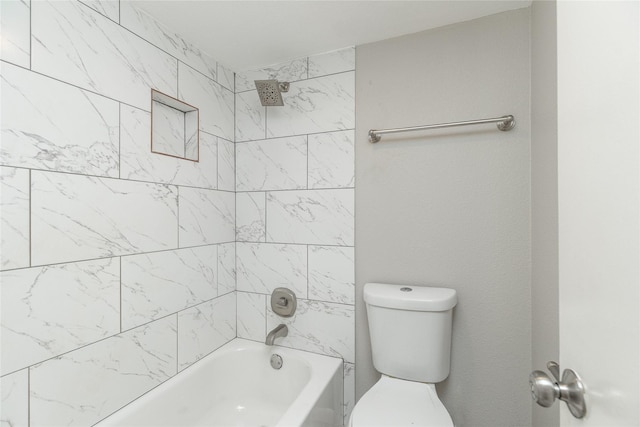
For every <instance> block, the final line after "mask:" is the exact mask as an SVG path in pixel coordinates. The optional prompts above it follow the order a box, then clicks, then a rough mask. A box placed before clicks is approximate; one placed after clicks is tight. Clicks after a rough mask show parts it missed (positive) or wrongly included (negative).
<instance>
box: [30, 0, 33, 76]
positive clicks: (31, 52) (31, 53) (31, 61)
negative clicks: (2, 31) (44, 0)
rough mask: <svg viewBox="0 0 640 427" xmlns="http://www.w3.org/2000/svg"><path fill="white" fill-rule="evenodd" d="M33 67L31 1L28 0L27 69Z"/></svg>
mask: <svg viewBox="0 0 640 427" xmlns="http://www.w3.org/2000/svg"><path fill="white" fill-rule="evenodd" d="M32 68H33V3H32V2H31V0H29V70H31V69H32Z"/></svg>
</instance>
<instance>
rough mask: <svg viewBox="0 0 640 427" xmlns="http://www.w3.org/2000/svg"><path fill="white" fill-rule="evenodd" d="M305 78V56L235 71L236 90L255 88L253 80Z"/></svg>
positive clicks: (290, 80)
mask: <svg viewBox="0 0 640 427" xmlns="http://www.w3.org/2000/svg"><path fill="white" fill-rule="evenodd" d="M306 78H307V58H300V59H295V60H293V61H289V62H283V63H281V64H276V65H272V66H269V67H264V68H261V69H258V70H249V71H243V72H239V73H236V92H244V91H246V90H252V89H255V84H254V83H253V81H254V80H278V81H281V82H294V81H298V80H302V79H306Z"/></svg>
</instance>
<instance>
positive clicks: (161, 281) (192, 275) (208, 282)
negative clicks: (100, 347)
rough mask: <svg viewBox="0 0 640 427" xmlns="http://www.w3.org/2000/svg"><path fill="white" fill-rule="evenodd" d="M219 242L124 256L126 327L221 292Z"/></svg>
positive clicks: (124, 317) (139, 323) (123, 311)
mask: <svg viewBox="0 0 640 427" xmlns="http://www.w3.org/2000/svg"><path fill="white" fill-rule="evenodd" d="M217 259H218V248H217V246H216V245H211V246H200V247H196V248H188V249H178V250H175V251H166V252H154V253H149V254H140V255H130V256H124V257H122V273H121V274H122V329H123V330H126V329H131V328H133V327H136V326H139V325H142V324H144V323H147V322H149V321H151V320H154V319H158V318H160V317H163V316H166V315H168V314H171V313H175V312H177V311H179V310H182V309H185V308H187V307H191V306H194V305H196V304H200V303H202V302H204V301H208V300H210V299H212V298H215V297H216V296H217V295H218V281H217V277H216V268H217V266H216V263H217Z"/></svg>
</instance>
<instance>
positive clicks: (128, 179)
mask: <svg viewBox="0 0 640 427" xmlns="http://www.w3.org/2000/svg"><path fill="white" fill-rule="evenodd" d="M122 105H126V104H122ZM2 166H5V167H10V168H14V169H26V170H33V171H37V172H44V173H57V174H64V175H71V176H82V177H86V178H96V179H112V180H116V181H121V182H136V183H140V184H150V185H155V186H164V187H185V188H193V189H196V190H202V191H220V192H223V193H234V192H235V191H232V190H220V189H217V188H210V187H196V186H194V185H186V184H173V183H169V182H158V181H143V180H140V179H131V178H118V177H114V176H105V175H90V174H85V173H78V172H68V171H58V170H51V169H39V168H35V167H25V166H12V165H10V164H6V165H2ZM252 191H253V190H252ZM273 191H280V190H273Z"/></svg>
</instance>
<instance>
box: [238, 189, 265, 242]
mask: <svg viewBox="0 0 640 427" xmlns="http://www.w3.org/2000/svg"><path fill="white" fill-rule="evenodd" d="M265 205H266V195H265V193H237V194H236V240H238V241H241V242H264V241H265V208H266V206H265Z"/></svg>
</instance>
